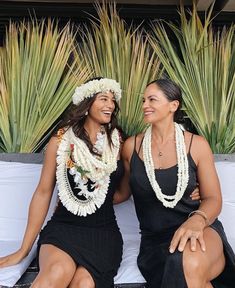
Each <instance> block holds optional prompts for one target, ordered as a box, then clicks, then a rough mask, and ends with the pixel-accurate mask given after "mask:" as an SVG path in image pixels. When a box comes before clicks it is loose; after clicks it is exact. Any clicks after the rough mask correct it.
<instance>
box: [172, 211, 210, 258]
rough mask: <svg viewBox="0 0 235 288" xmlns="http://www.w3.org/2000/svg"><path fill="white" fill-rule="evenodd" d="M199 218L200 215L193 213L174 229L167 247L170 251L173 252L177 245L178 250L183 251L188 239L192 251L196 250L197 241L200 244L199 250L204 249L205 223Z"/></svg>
mask: <svg viewBox="0 0 235 288" xmlns="http://www.w3.org/2000/svg"><path fill="white" fill-rule="evenodd" d="M201 218H202V217H201V216H200V215H193V216H192V217H190V218H189V219H188V220H187V221H185V222H184V223H183V224H182V225H181V226H180V227H179V228H178V229H177V230H176V232H175V234H174V236H173V238H172V240H171V244H170V248H169V251H170V253H174V252H175V250H176V249H177V247H178V250H179V251H180V252H183V251H184V248H185V245H186V243H187V242H188V241H190V248H191V250H192V251H196V250H197V244H198V242H199V244H200V246H201V250H202V251H206V245H205V241H204V238H203V230H204V228H205V223H204V220H203V219H201Z"/></svg>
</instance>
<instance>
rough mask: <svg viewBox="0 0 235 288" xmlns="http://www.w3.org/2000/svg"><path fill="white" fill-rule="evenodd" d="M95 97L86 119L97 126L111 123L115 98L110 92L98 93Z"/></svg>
mask: <svg viewBox="0 0 235 288" xmlns="http://www.w3.org/2000/svg"><path fill="white" fill-rule="evenodd" d="M95 97H96V98H95V101H94V102H93V103H92V105H91V107H90V109H89V112H88V116H87V118H88V119H90V120H93V121H95V122H97V123H99V124H107V123H109V122H110V121H111V116H112V113H113V111H114V109H115V103H116V101H115V97H114V95H113V93H112V92H106V93H98V94H97V95H96V96H95Z"/></svg>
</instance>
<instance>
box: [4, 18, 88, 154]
mask: <svg viewBox="0 0 235 288" xmlns="http://www.w3.org/2000/svg"><path fill="white" fill-rule="evenodd" d="M73 49H74V34H73V33H72V32H71V28H70V27H69V25H67V26H66V27H65V28H64V29H63V30H62V31H60V30H59V28H58V24H57V23H56V24H55V23H53V22H51V21H50V20H49V21H48V22H47V23H45V21H41V22H40V23H38V22H36V21H35V22H34V21H32V22H31V23H25V22H22V23H20V24H19V25H17V24H14V23H10V26H9V29H8V31H7V35H6V43H5V45H4V47H3V48H1V50H0V152H34V151H35V150H36V149H37V147H38V146H39V145H40V143H41V142H42V141H44V140H45V138H47V137H48V133H49V132H50V129H52V126H53V124H54V122H55V121H56V119H57V118H58V117H59V116H60V115H61V114H62V112H63V111H64V110H65V108H66V107H67V106H68V104H69V103H70V102H71V96H72V93H73V91H74V89H75V87H76V86H77V85H79V84H80V83H81V82H83V81H85V80H86V79H87V78H88V76H89V75H88V72H87V69H86V68H83V69H81V67H79V65H78V64H77V63H76V69H75V62H74V63H72V64H71V66H70V67H68V61H69V59H70V57H71V53H72V52H73Z"/></svg>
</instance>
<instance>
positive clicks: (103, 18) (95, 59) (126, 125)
mask: <svg viewBox="0 0 235 288" xmlns="http://www.w3.org/2000/svg"><path fill="white" fill-rule="evenodd" d="M96 9H97V12H98V19H94V18H93V19H91V28H90V29H89V28H87V27H86V28H85V31H84V30H83V31H82V32H81V31H80V32H79V33H80V35H81V38H82V45H77V58H78V59H84V65H85V66H88V67H90V69H91V70H92V71H93V76H103V77H109V78H112V79H116V80H117V81H118V82H119V83H120V84H121V87H122V89H123V96H122V100H121V103H120V108H121V113H120V115H119V124H120V126H121V127H122V129H123V131H124V132H125V133H126V134H127V135H129V136H130V135H134V134H137V133H139V132H141V131H143V129H144V127H145V125H144V123H143V114H142V108H141V104H142V96H143V95H142V94H143V91H144V89H145V87H146V84H147V83H148V82H150V81H151V80H154V79H156V78H157V77H159V75H160V74H161V70H160V69H159V65H160V62H159V59H158V58H157V56H156V54H155V53H154V52H153V51H152V49H151V47H150V45H149V42H148V39H147V36H146V35H144V31H143V30H142V29H140V28H139V27H138V28H136V29H134V28H133V27H130V28H127V27H126V25H125V22H124V21H123V20H122V19H121V18H120V17H119V16H118V13H117V10H116V6H115V5H114V4H110V5H108V6H107V5H103V6H100V5H98V4H97V5H96Z"/></svg>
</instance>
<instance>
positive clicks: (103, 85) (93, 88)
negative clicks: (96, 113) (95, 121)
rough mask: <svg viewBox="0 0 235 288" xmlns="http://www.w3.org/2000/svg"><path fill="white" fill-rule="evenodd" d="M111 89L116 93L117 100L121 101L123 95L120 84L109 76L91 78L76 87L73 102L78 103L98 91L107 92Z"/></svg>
mask: <svg viewBox="0 0 235 288" xmlns="http://www.w3.org/2000/svg"><path fill="white" fill-rule="evenodd" d="M108 91H111V92H112V93H113V94H114V97H115V99H116V101H119V100H120V99H121V96H122V90H121V87H120V84H119V83H118V82H117V81H115V80H113V79H108V78H101V79H100V80H97V79H96V80H91V81H89V82H87V83H85V84H82V85H81V86H79V87H77V88H76V89H75V92H74V94H73V96H72V98H73V104H75V105H78V104H79V103H80V102H82V101H83V100H84V99H86V98H90V97H93V96H94V95H95V94H97V93H101V92H102V93H105V92H108Z"/></svg>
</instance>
